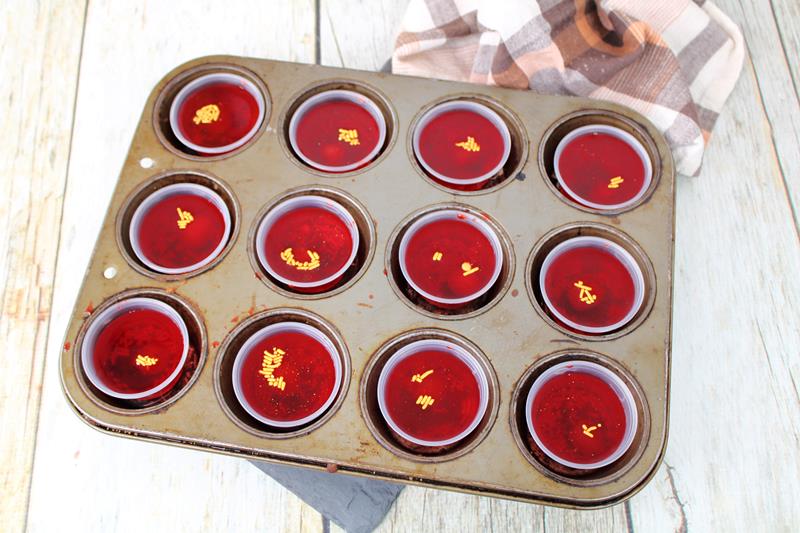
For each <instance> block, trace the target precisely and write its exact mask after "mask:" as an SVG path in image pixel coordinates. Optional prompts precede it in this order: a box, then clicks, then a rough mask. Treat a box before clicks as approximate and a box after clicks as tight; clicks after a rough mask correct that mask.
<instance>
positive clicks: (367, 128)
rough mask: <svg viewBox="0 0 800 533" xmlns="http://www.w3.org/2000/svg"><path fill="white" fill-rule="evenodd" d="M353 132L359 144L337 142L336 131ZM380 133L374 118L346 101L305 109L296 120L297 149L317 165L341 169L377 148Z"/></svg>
mask: <svg viewBox="0 0 800 533" xmlns="http://www.w3.org/2000/svg"><path fill="white" fill-rule="evenodd" d="M340 129H343V130H356V132H357V133H358V144H351V143H350V142H347V141H345V140H339V136H340V134H339V130H340ZM379 137H380V131H379V129H378V123H377V121H376V120H375V118H374V117H373V116H372V115H371V114H370V113H369V111H367V110H366V109H364V108H363V107H361V106H360V105H358V104H356V103H353V102H350V101H348V100H329V101H327V102H321V103H319V104H316V105H314V106H313V107H311V108H310V109H308V110H307V111H306V112H305V113H304V114H303V116H302V118H300V119H299V122H298V124H297V132H296V141H295V142H296V143H297V147H298V149H299V150H300V151H301V152H302V153H303V155H305V156H306V157H307V158H309V159H311V160H312V161H314V162H315V163H317V164H319V165H325V166H330V167H343V166H347V165H352V164H355V163H357V162H359V161H361V160H362V159H364V158H365V157H367V156H368V155H369V154H370V152H372V150H373V149H374V148H375V146H376V145H377V144H378V139H379Z"/></svg>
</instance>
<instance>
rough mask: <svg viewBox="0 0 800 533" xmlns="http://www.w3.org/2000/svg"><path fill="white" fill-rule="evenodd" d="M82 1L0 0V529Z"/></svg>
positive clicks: (19, 446)
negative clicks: (1, 134) (34, 0)
mask: <svg viewBox="0 0 800 533" xmlns="http://www.w3.org/2000/svg"><path fill="white" fill-rule="evenodd" d="M83 16H84V6H83V2H82V1H72V2H51V1H47V2H37V3H34V2H24V1H11V2H3V3H1V4H0V28H2V30H0V80H2V81H1V82H0V131H3V132H4V135H3V141H2V142H0V280H2V281H0V354H2V355H0V494H2V497H0V530H3V531H18V530H22V528H23V527H24V523H25V512H26V509H27V502H28V489H29V485H30V470H31V464H32V462H33V447H34V440H35V436H36V424H37V421H38V418H39V403H40V394H41V385H42V369H43V367H44V356H45V340H46V336H47V329H48V326H49V324H50V304H51V296H52V287H53V278H54V275H55V260H56V249H57V246H58V225H59V220H60V217H61V203H62V199H63V192H64V182H65V179H66V173H67V172H66V170H67V159H68V152H69V136H70V128H71V125H72V113H73V103H74V101H75V86H76V82H77V77H78V58H79V55H80V36H81V30H82V27H83Z"/></svg>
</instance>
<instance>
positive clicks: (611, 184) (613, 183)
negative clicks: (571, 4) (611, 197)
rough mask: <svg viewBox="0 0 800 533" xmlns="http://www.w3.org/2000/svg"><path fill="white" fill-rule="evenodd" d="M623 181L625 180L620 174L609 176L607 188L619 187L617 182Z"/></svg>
mask: <svg viewBox="0 0 800 533" xmlns="http://www.w3.org/2000/svg"><path fill="white" fill-rule="evenodd" d="M623 181H625V180H624V179H622V176H615V177H613V178H611V181H610V182H608V188H609V189H619V184H620V183H622V182H623Z"/></svg>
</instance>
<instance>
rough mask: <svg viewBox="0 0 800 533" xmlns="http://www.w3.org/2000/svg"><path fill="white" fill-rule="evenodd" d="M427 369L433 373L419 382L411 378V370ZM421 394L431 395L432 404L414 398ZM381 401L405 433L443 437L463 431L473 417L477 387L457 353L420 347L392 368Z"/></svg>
mask: <svg viewBox="0 0 800 533" xmlns="http://www.w3.org/2000/svg"><path fill="white" fill-rule="evenodd" d="M429 370H433V373H432V374H429V375H428V376H426V377H424V378H423V379H422V382H421V383H419V382H415V381H411V378H412V376H414V375H415V374H418V375H422V374H424V373H425V372H428V371H429ZM424 395H427V396H430V397H431V398H433V404H431V405H429V406H428V407H426V408H425V409H422V407H421V405H418V404H417V400H418V398H419V397H420V396H424ZM385 401H386V409H387V410H388V412H389V415H390V416H391V418H392V420H394V422H395V424H397V426H398V427H399V428H400V429H402V430H403V431H405V432H406V433H407V434H408V435H411V436H412V437H415V438H417V439H419V440H425V441H443V440H447V439H451V438H453V437H455V436H457V435H458V434H460V433H461V432H463V431H465V430H466V429H467V428H468V427H469V426H470V424H472V422H473V420H475V417H476V416H477V415H478V410H479V408H480V388H479V386H478V380H477V378H476V377H475V375H474V374H473V372H472V369H471V368H470V367H469V366H467V364H466V363H464V362H463V361H462V360H461V359H459V358H458V357H456V356H454V355H452V354H450V353H448V352H445V351H442V350H433V349H429V350H421V351H419V352H417V353H414V354H411V355H409V356H408V357H406V358H405V359H403V360H402V361H400V362H399V363H398V364H397V365H396V366H395V367H394V368H393V369H392V372H391V374H389V377H388V379H387V380H386V390H385Z"/></svg>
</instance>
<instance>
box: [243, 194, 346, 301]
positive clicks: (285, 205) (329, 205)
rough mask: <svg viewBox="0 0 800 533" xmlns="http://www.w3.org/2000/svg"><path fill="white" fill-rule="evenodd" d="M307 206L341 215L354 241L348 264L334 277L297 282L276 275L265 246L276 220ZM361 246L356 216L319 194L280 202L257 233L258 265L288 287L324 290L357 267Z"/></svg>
mask: <svg viewBox="0 0 800 533" xmlns="http://www.w3.org/2000/svg"><path fill="white" fill-rule="evenodd" d="M307 206H312V207H319V208H321V209H325V210H327V211H329V212H331V213H333V214H334V215H337V216H338V217H339V219H340V220H342V221H343V222H344V223H345V226H347V229H348V230H349V231H350V238H351V240H352V241H353V245H352V249H351V250H350V256H349V257H348V259H347V261H345V263H344V265H342V267H341V268H339V270H337V271H336V272H334V273H333V274H331V275H330V276H328V277H326V278H323V279H321V280H319V281H294V280H291V279H289V278H287V277H285V276H282V275H280V274H278V273H277V272H275V270H274V269H273V268H272V266H271V265H270V264H269V261H268V260H267V257H266V255H265V252H264V246H263V243H264V242H265V241H266V238H267V234H268V232H269V230H270V229H271V227H272V224H274V223H275V221H277V220H278V219H279V218H280V217H282V216H283V215H285V214H286V213H288V212H290V211H291V210H293V209H295V208H297V207H307ZM359 244H360V234H359V231H358V224H357V223H356V220H355V217H353V215H352V214H351V213H350V211H349V210H348V209H347V208H346V207H345V206H343V205H342V204H340V203H339V202H337V201H336V200H333V199H331V198H327V197H325V196H319V195H315V194H302V195H299V196H293V197H291V198H287V199H285V200H282V201H280V202H278V203H277V204H275V205H274V206H273V207H272V208H270V209H269V211H267V213H266V214H265V215H264V217H263V218H262V219H261V222H259V224H258V230H257V231H256V255H257V256H258V262H259V263H260V264H261V266H262V267H263V268H264V270H266V271H267V273H268V274H269V275H270V276H272V277H273V278H275V279H277V280H278V281H280V282H281V283H283V284H285V285H288V286H290V287H298V288H303V289H311V288H316V287H321V286H324V285H327V284H329V283H331V282H333V281H336V280H337V279H339V278H340V277H342V276H343V275H344V273H345V272H347V269H349V268H350V266H351V265H352V264H353V261H355V258H356V255H357V254H358V246H359Z"/></svg>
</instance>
